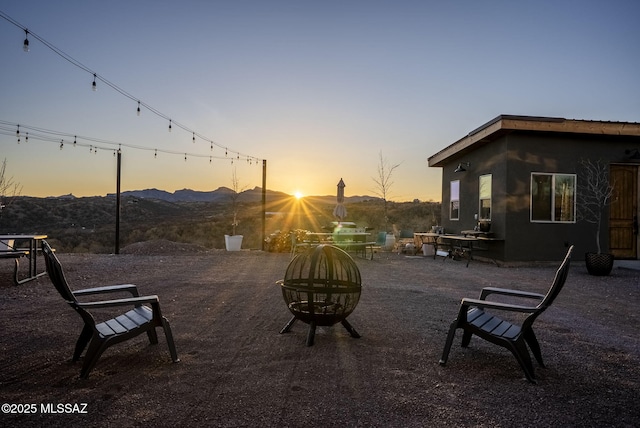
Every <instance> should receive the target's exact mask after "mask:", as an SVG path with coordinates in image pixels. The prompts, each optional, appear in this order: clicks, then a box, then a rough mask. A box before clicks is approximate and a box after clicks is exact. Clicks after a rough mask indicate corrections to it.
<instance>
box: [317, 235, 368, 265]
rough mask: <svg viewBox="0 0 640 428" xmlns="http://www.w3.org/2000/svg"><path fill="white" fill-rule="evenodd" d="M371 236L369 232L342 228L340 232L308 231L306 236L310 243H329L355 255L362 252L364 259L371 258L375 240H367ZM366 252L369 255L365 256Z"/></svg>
mask: <svg viewBox="0 0 640 428" xmlns="http://www.w3.org/2000/svg"><path fill="white" fill-rule="evenodd" d="M369 236H371V233H369V232H360V231H357V232H356V231H350V230H346V229H342V230H341V231H340V232H334V233H329V232H309V233H307V237H308V238H309V243H310V244H314V243H315V244H316V245H319V244H331V245H335V246H336V247H338V248H341V249H343V250H345V251H347V252H349V251H351V252H354V253H355V254H356V255H359V254H362V256H363V257H364V258H365V259H367V258H368V259H370V260H373V250H374V247H375V245H376V242H375V241H368V240H367V237H369ZM367 252H368V253H369V256H367Z"/></svg>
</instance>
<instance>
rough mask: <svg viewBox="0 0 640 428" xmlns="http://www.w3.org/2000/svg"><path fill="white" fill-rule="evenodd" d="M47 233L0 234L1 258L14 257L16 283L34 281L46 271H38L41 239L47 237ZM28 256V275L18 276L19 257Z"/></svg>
mask: <svg viewBox="0 0 640 428" xmlns="http://www.w3.org/2000/svg"><path fill="white" fill-rule="evenodd" d="M46 238H47V235H37V234H13V235H0V259H14V260H15V271H14V282H15V284H16V285H19V284H23V283H25V282H27V281H32V280H34V279H36V278H38V277H40V276H42V275H44V274H45V273H46V271H43V272H40V273H38V266H37V262H38V250H39V248H40V247H39V246H40V241H42V240H43V239H46ZM22 257H26V258H27V259H28V261H29V268H28V275H27V277H26V278H23V279H19V278H18V270H19V269H18V267H19V265H20V263H19V259H20V258H22Z"/></svg>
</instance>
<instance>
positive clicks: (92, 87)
mask: <svg viewBox="0 0 640 428" xmlns="http://www.w3.org/2000/svg"><path fill="white" fill-rule="evenodd" d="M91 90H93V92H95V91H97V90H98V86H97V85H96V73H93V83H92V84H91Z"/></svg>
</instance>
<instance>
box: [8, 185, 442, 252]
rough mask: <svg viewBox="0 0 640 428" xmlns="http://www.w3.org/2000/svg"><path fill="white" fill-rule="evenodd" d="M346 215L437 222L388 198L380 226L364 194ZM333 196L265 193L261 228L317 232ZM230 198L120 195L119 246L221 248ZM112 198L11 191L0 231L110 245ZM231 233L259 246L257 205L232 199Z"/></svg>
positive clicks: (85, 246) (89, 248) (402, 223)
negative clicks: (163, 243) (157, 243)
mask: <svg viewBox="0 0 640 428" xmlns="http://www.w3.org/2000/svg"><path fill="white" fill-rule="evenodd" d="M345 206H346V208H347V211H348V216H347V218H346V219H344V220H345V221H353V222H355V223H356V224H357V225H358V226H363V227H364V226H366V227H370V228H372V230H371V233H372V236H374V237H375V235H376V234H377V233H378V232H379V231H384V230H385V229H388V231H392V230H393V229H392V227H393V225H395V228H396V230H411V231H424V230H429V229H430V228H431V226H432V225H434V224H438V223H439V221H440V204H439V203H434V202H403V203H389V204H388V217H389V220H388V222H387V223H386V226H385V219H384V210H383V204H382V202H381V201H380V200H377V199H369V200H363V201H360V202H351V203H345ZM334 207H335V203H329V202H328V201H327V200H326V199H325V198H318V199H315V200H314V199H313V198H308V199H307V198H304V199H302V200H300V201H298V200H296V199H294V198H292V197H274V198H272V199H269V198H268V199H267V209H266V211H267V216H266V228H265V229H266V230H265V231H266V235H267V236H268V235H269V234H271V233H273V232H276V231H289V230H294V229H306V230H311V231H322V228H323V227H324V226H328V225H329V224H330V223H331V222H332V221H335V220H336V219H335V218H334V217H333V214H332V212H333V209H334ZM232 218H233V216H232V212H231V204H230V203H229V202H228V201H225V202H169V201H165V200H160V199H149V198H137V197H132V196H126V197H123V198H122V200H121V211H120V248H124V247H126V246H127V245H130V244H133V243H136V242H141V241H152V240H158V239H167V240H170V241H175V242H184V243H191V244H197V245H200V246H203V247H205V248H224V235H225V234H230V233H231V222H232ZM115 231H116V199H115V197H110V196H107V197H86V198H32V197H17V198H16V199H15V200H14V201H12V203H11V205H10V206H8V207H7V208H6V209H5V210H4V211H3V213H2V217H0V233H43V234H47V235H48V236H49V241H50V242H51V243H52V244H53V245H54V246H55V247H56V249H57V250H58V251H60V252H65V253H67V252H68V253H70V252H75V253H113V252H115ZM236 233H238V234H241V235H244V242H243V248H251V249H260V248H262V241H261V235H262V204H261V202H256V201H247V202H241V203H240V210H239V224H238V227H237V232H236Z"/></svg>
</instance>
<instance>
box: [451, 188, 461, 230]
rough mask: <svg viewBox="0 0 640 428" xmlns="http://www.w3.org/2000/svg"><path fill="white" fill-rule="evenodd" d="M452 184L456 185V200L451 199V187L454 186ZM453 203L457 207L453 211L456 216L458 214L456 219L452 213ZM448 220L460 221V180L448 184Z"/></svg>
mask: <svg viewBox="0 0 640 428" xmlns="http://www.w3.org/2000/svg"><path fill="white" fill-rule="evenodd" d="M454 183H457V195H456V196H457V198H456V199H454V198H453V190H454V188H453V185H454ZM454 202H457V206H458V208H457V210H455V211H457V214H458V215H457V217H454V216H453V212H454V208H453V205H454ZM449 220H455V221H458V220H460V180H451V181H450V182H449Z"/></svg>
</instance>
